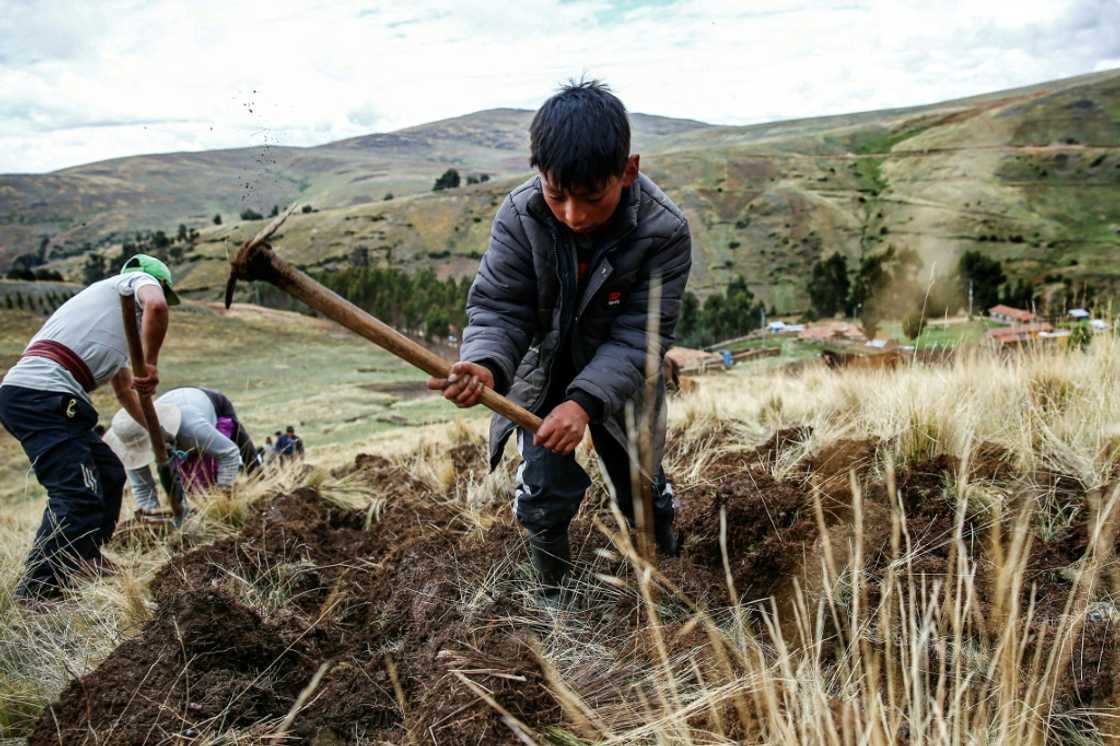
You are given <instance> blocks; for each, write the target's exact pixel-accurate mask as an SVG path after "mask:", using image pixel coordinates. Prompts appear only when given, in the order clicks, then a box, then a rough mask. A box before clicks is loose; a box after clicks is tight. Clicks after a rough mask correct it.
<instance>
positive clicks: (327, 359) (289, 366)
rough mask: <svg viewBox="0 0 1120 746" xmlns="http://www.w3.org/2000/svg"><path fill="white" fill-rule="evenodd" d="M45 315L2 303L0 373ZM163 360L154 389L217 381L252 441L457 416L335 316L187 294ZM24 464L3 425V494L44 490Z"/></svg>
mask: <svg viewBox="0 0 1120 746" xmlns="http://www.w3.org/2000/svg"><path fill="white" fill-rule="evenodd" d="M43 320H44V317H43V315H42V314H40V313H38V312H36V313H31V312H20V311H0V322H2V323H0V329H2V330H3V331H2V332H0V377H2V376H3V374H4V373H5V372H7V369H8V368H9V367H10V366H11V365H12V364H14V363H15V361H16V360H17V359H18V357H19V354H20V352H21V351H22V350H23V348H24V345H26V343H27V340H28V339H29V338H30V337H31V335H32V334H34V332H35V330H36V329H38V328H39V326H40V325H41V324H42V323H43ZM160 363H161V364H160V377H161V379H162V382H161V385H160V388H161V390H163V391H166V390H168V389H170V388H174V387H175V386H187V385H199V386H212V387H214V388H217V389H219V390H221V391H223V392H224V393H226V394H227V395H228V396H229V397H230V398H231V399H232V400H233V402H234V406H236V407H237V409H238V412H239V414H240V416H241V417H242V418H243V419H244V421H245V423H246V426H247V427H248V429H249V432H250V433H251V434H252V435H253V437H254V440H255V441H257V443H258V445H259V444H260V443H263V441H264V438H265V436H266V435H268V434H269V433H271V432H273V431H275V430H281V429H283V428H284V427H285V426H286V425H295V426H296V428H297V429H298V431H299V432H300V434H301V436H302V437H303V438H304V440H305V442H306V444H307V447H308V449H309V451H310V452H311V453H312V454H315V453H320V454H324V453H329V452H330V451H331V449H333V448H337V447H339V446H340V445H343V446H345V445H348V444H350V443H352V442H353V441H355V440H356V439H364V438H369V437H371V436H376V435H378V434H380V433H385V432H389V431H392V430H399V428H401V427H406V428H412V427H419V426H422V425H426V424H432V423H437V422H438V423H446V422H448V421H450V420H454V419H457V418H459V417H461V416H462V413H461V412H460V411H459V410H457V409H455V407H453V406H452V405H451V404H448V403H446V402H444V401H443V400H442V399H441V398H439V397H438V396H435V395H431V394H430V393H429V392H428V390H427V389H426V388H425V386H424V381H425V380H426V379H427V377H426V376H425V375H424V374H423V373H421V372H419V371H417V370H415V369H414V368H412V367H410V366H408V365H407V364H405V363H402V362H400V361H399V360H397V359H396V358H394V357H392V356H391V355H389V354H388V353H385V352H382V351H381V350H380V349H378V348H377V347H374V346H373V345H372V344H370V343H369V342H366V341H365V340H362V339H359V338H358V337H355V336H353V335H351V334H350V333H349V332H346V331H345V330H343V329H341V328H340V327H338V326H337V325H335V324H333V323H330V322H327V321H323V320H319V319H312V318H309V317H307V316H302V315H300V314H295V313H288V312H284V311H273V310H269V309H263V308H258V307H255V306H242V305H235V306H234V307H233V309H232V310H230V311H228V312H225V311H220V310H218V307H214V306H206V305H201V304H193V303H191V304H184V305H182V306H180V307H178V308H176V309H175V310H174V311H173V312H172V317H171V325H170V327H169V329H168V333H167V339H166V341H165V343H164V348H163V353H162V355H161V357H160ZM94 404H95V405H96V406H97V409H98V411H99V412H100V414H101V421H102V422H103V423H105V424H108V421H109V420H110V418H112V416H113V413H114V412H116V410H117V406H118V405H117V404H116V400H115V399H114V398H113V394H112V391H111V390H110V389H109V387H108V386H105V387H102V388H101V389H99V390H98V391H97V392H96V393H95V395H94ZM471 416H481V413H476V412H472V413H471ZM27 471H28V465H27V460H26V458H25V457H24V455H23V453H22V452H21V451H20V450H19V445H18V443H16V441H15V440H14V439H13V438H12V437H11V436H9V435H8V433H7V431H5V430H3V429H0V498H2V497H9V498H10V497H15V496H17V495H24V496H35V497H38V496H39V495H40V494H41V493H42V490H41V488H40V487H39V485H38V483H37V482H35V480H34V477H33V476H30V475H27V474H26V473H27ZM25 475H26V476H27V478H25Z"/></svg>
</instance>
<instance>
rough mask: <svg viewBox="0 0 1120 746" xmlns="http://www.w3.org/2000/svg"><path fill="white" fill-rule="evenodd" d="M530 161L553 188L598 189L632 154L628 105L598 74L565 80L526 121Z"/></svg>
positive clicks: (617, 174)
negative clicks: (577, 79) (558, 89)
mask: <svg viewBox="0 0 1120 746" xmlns="http://www.w3.org/2000/svg"><path fill="white" fill-rule="evenodd" d="M529 145H530V153H531V156H530V158H529V165H530V166H533V167H534V168H537V169H540V171H541V173H543V174H545V175H547V176H548V181H549V183H551V184H552V185H553V186H554V187H556V188H557V189H561V190H563V191H565V192H570V191H571V190H572V189H573V188H583V189H592V190H594V189H598V188H600V187H602V186H603V185H604V184H606V183H607V181H609V180H610V178H611V177H612V176H621V175H622V172H623V171H625V170H626V160H627V159H628V158H629V157H630V121H629V119H627V117H626V107H625V106H623V105H622V102H621V101H619V100H618V97H617V96H615V95H614V94H613V93H611V89H610V88H609V87H608V86H607V85H606V84H605V83H601V82H599V81H598V80H581V81H578V82H577V81H574V80H571V81H568V83H567V84H566V85H564V86H562V87H561V88H560V91H559V92H558V93H557V94H556V95H554V96H553V97H552V98H550V99H549V100H547V101H545V102H544V105H543V106H541V108H540V109H538V110H537V113H536V115H535V116H534V117H533V123H532V124H531V125H530V126H529Z"/></svg>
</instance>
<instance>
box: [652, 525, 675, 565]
mask: <svg viewBox="0 0 1120 746" xmlns="http://www.w3.org/2000/svg"><path fill="white" fill-rule="evenodd" d="M653 538H654V541H656V542H657V551H658V552H660V553H661V554H662V555H664V556H666V557H676V556H678V555H679V554H680V551H681V548H680V543H679V542H678V541H677V535H676V534H674V533H673V517H672V516H667V517H665V518H662V519H660V520H655V521H654V524H653Z"/></svg>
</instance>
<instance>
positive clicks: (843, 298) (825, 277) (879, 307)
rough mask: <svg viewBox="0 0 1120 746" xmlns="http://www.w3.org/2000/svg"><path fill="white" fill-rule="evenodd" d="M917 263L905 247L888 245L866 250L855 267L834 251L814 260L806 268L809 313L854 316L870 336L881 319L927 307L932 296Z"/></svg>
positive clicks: (914, 252) (912, 252)
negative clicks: (850, 267)
mask: <svg viewBox="0 0 1120 746" xmlns="http://www.w3.org/2000/svg"><path fill="white" fill-rule="evenodd" d="M921 269H922V260H921V258H920V257H919V256H918V253H917V252H916V251H914V250H913V249H909V248H904V249H896V248H895V247H894V246H889V247H887V249H886V250H885V251H881V252H878V253H875V254H867V255H866V256H864V257H863V258H862V259H860V261H859V265H858V266H857V267H856V268H855V271H854V272H850V271H849V269H848V258H847V257H846V256H844V255H843V254H840V253H836V254H833V255H832V256H830V257H828V258H827V259H823V260H821V261H818V262H816V263H815V264H814V265H813V267H812V269H811V271H810V273H809V282H808V287H807V290H808V294H809V305H810V308H809V316H810V317H811V318H828V317H831V316H835V315H836V314H839V313H842V314H844V315H846V316H855V317H858V318H859V319H860V322H861V323H862V325H863V328H864V332H865V333H866V334H867V335H868V336H874V334H875V332H876V331H877V330H878V328H879V325H880V324H881V323H882V321H883V320H884V319H887V318H899V319H905V318H907V317H908V316H910V315H911V314H913V313H914V312H915V311H917V312H919V314H920V312H921V309H922V308H923V307H925V308H927V309H928V308H929V305H928V304H929V303H930V301H931V299H932V298H931V297H930V296H927V294H926V292H925V290H926V289H925V288H922V287H921V284H920V282H919V279H918V275H919V273H920V271H921ZM932 300H934V302H938V301H937V300H936V299H932Z"/></svg>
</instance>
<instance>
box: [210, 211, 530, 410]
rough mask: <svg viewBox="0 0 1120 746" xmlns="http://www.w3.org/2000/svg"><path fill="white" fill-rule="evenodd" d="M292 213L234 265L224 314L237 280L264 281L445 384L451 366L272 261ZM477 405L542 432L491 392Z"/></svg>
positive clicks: (274, 223) (258, 238) (290, 268)
mask: <svg viewBox="0 0 1120 746" xmlns="http://www.w3.org/2000/svg"><path fill="white" fill-rule="evenodd" d="M291 212H292V209H291V208H289V209H288V210H287V211H286V212H285V213H284V214H283V215H281V216H279V217H278V218H276V220H274V221H272V223H271V224H270V225H269V226H268V227H266V228H265V229H264V230H263V231H261V232H260V233H258V234H257V236H256V237H254V238H252V239H250V240H249V241H246V242H245V245H244V246H243V247H242V249H241V251H240V252H239V253H238V254H237V256H236V257H235V258H234V259H233V262H232V269H231V271H230V277H229V282H228V283H227V285H226V308H229V306H230V303H231V302H233V290H234V288H235V286H236V284H237V280H238V279H244V280H264V281H265V282H269V283H271V284H273V285H275V286H276V287H278V288H280V289H281V290H283V291H284V292H286V293H288V294H289V295H291V296H292V297H294V298H297V299H298V300H301V301H303V302H304V303H306V304H307V305H308V306H311V307H312V308H314V309H315V310H316V311H318V312H319V313H321V314H323V315H324V316H326V317H327V318H329V319H333V320H335V321H337V322H338V323H339V324H342V325H343V326H344V327H346V328H347V329H349V330H350V331H352V332H354V333H355V334H358V335H359V336H362V337H364V338H366V339H368V340H369V341H370V342H373V343H374V344H375V345H377V346H378V347H381V348H382V349H384V350H386V351H388V352H390V353H391V354H393V355H395V356H396V357H399V358H400V359H401V360H404V361H405V362H407V363H411V364H412V365H414V366H416V367H417V368H419V369H420V370H422V371H424V372H425V373H427V374H428V375H430V376H434V377H436V378H447V376H448V374H449V373H450V369H451V364H450V363H449V362H447V361H446V360H444V359H443V358H442V357H440V356H439V355H437V354H435V353H434V352H432V351H431V350H429V349H428V348H426V347H424V346H423V345H421V344H419V343H418V342H416V341H415V340H412V339H409V338H408V337H406V336H405V335H403V334H401V333H400V332H398V331H397V330H396V329H394V328H393V327H391V326H389V325H388V324H386V323H384V322H383V321H381V320H380V319H378V318H376V317H374V316H373V315H371V314H369V313H366V312H365V311H363V310H362V309H360V308H358V307H357V306H355V305H354V304H353V303H351V302H350V301H348V300H346V299H345V298H343V297H341V296H340V295H338V294H337V293H334V292H332V291H331V290H328V289H327V288H325V287H323V286H322V285H321V284H319V283H318V282H316V281H315V280H313V279H311V278H310V277H308V276H307V275H306V274H304V273H303V272H300V271H299V270H298V269H296V268H295V267H293V266H292V265H291V264H289V263H288V262H285V261H284V260H283V259H281V258H280V257H278V256H276V253H275V252H274V251H273V250H272V247H271V246H269V244H268V243H267V238H268V237H269V236H271V235H272V233H273V232H274V231H275V230H276V229H277V228H278V227H279V226H280V224H281V223H283V222H284V219H285V218H286V217H287V216H288V215H290V214H291ZM480 402H481V403H482V405H483V406H485V407H487V408H488V409H490V410H491V411H494V412H497V413H498V414H500V415H502V416H503V417H505V418H507V419H509V420H511V421H513V422H515V423H517V424H518V425H520V426H521V427H523V428H525V429H526V430H529V431H530V432H536V431H537V428H539V427H540V426H541V418H540V417H537V416H536V415H535V414H533V413H532V412H530V411H529V410H527V409H525V408H524V407H522V406H520V405H519V404H515V403H514V402H512V401H510V400H509V399H507V398H506V397H504V396H502V395H501V394H499V393H498V392H496V391H494V390H493V389H490V388H487V389H484V390H483V392H482V398H481V400H480Z"/></svg>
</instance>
